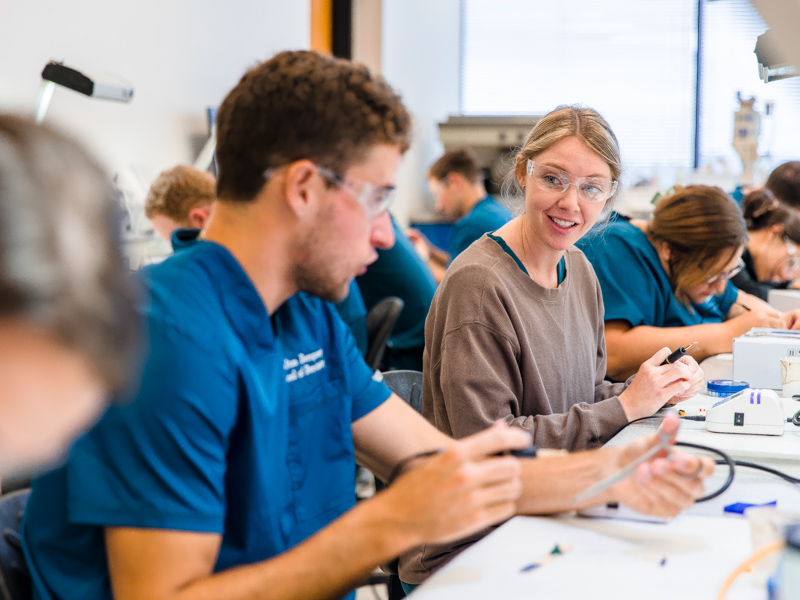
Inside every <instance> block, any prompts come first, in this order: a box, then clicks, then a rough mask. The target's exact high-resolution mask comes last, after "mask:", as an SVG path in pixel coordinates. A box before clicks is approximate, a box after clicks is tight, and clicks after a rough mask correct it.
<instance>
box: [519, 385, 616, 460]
mask: <svg viewBox="0 0 800 600" xmlns="http://www.w3.org/2000/svg"><path fill="white" fill-rule="evenodd" d="M506 421H507V422H509V424H510V425H516V426H518V427H522V428H523V429H525V430H526V431H528V432H530V433H531V435H533V443H534V444H536V445H537V446H539V447H540V448H559V449H563V450H570V451H575V450H586V449H589V448H596V447H597V446H600V445H601V444H604V443H605V442H607V441H608V440H609V439H610V437H611V435H612V434H613V433H614V432H616V431H617V430H618V429H619V428H620V427H622V426H623V425H625V424H626V423H627V422H628V419H627V418H626V416H625V410H624V409H623V407H622V404H621V403H620V401H619V400H618V399H616V398H609V399H607V400H604V401H601V402H597V403H595V404H587V403H580V404H574V405H572V406H571V407H570V408H569V410H568V411H567V412H565V413H555V414H549V415H541V414H540V415H529V416H523V417H518V418H513V417H511V416H509V418H508V419H506Z"/></svg>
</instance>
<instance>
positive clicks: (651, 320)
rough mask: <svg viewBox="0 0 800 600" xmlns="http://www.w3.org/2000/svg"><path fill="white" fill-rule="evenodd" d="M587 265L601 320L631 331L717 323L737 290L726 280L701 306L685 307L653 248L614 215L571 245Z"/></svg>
mask: <svg viewBox="0 0 800 600" xmlns="http://www.w3.org/2000/svg"><path fill="white" fill-rule="evenodd" d="M576 245H577V246H578V247H579V248H580V249H581V250H583V252H584V254H586V257H587V258H588V259H589V261H590V262H591V263H592V266H593V267H594V270H595V273H596V274H597V279H598V281H599V282H600V288H601V289H602V291H603V304H604V306H605V316H604V319H605V320H606V321H613V320H617V319H619V320H622V321H627V322H628V323H630V324H631V327H637V326H639V325H649V326H652V327H685V326H688V325H698V324H700V323H719V322H721V321H722V320H723V319H724V318H725V315H726V314H727V312H728V311H729V310H730V308H731V306H732V305H733V303H734V302H735V301H736V296H737V294H738V293H739V290H738V289H737V288H736V287H735V286H734V285H733V284H732V283H731V282H730V281H729V282H728V285H727V287H726V288H725V291H724V292H723V293H722V294H721V295H719V296H712V297H711V298H710V299H709V300H707V301H706V302H704V303H702V304H692V305H690V306H686V305H685V304H683V303H681V302H679V301H678V299H677V298H675V295H674V294H673V292H672V286H671V285H670V282H669V278H668V277H667V273H666V272H665V271H664V268H663V267H662V266H661V261H660V260H659V258H658V253H657V252H656V249H655V247H654V246H653V244H651V243H650V240H648V239H647V236H646V235H645V234H644V232H642V231H641V230H640V229H639V228H638V227H635V226H633V225H631V224H630V223H628V222H627V221H626V220H624V219H622V218H621V217H619V216H618V215H616V214H612V216H611V219H610V220H609V221H608V223H606V224H601V225H599V226H597V227H596V228H595V229H593V230H592V231H591V232H590V233H589V235H587V236H585V237H584V238H582V239H581V240H579V241H578V243H577V244H576Z"/></svg>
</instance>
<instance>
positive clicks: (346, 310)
mask: <svg viewBox="0 0 800 600" xmlns="http://www.w3.org/2000/svg"><path fill="white" fill-rule="evenodd" d="M334 306H336V312H337V313H339V316H340V317H341V318H342V321H344V324H345V325H347V328H348V329H349V330H350V333H351V334H352V335H353V339H355V341H356V346H358V350H359V352H361V356H366V355H367V350H368V348H369V339H368V338H369V336H368V335H367V307H366V306H365V305H364V299H363V298H362V297H361V291H360V290H359V289H358V285H357V284H356V280H355V279H354V280H353V281H351V282H350V292H349V293H348V294H347V298H345V299H344V300H342V301H341V302H337V303H336V304H335V305H334Z"/></svg>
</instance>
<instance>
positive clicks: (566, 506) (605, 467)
mask: <svg viewBox="0 0 800 600" xmlns="http://www.w3.org/2000/svg"><path fill="white" fill-rule="evenodd" d="M620 452H621V450H620V449H619V448H601V449H599V450H590V451H587V452H577V453H575V454H569V455H566V456H547V457H544V456H543V457H541V458H537V459H536V460H523V461H522V462H523V465H522V496H521V497H520V499H519V501H518V503H517V510H518V512H519V513H520V514H552V513H558V512H566V511H570V510H576V509H578V508H583V507H585V506H591V505H595V504H598V503H601V502H607V501H611V500H612V499H613V498H612V497H611V493H610V492H604V493H603V494H601V495H599V496H597V497H595V498H592V499H591V500H589V501H586V502H583V503H581V504H574V503H573V502H572V498H573V497H574V496H575V495H577V494H579V493H580V492H582V491H583V490H585V489H586V488H588V487H589V486H590V485H593V484H595V483H597V482H598V481H600V480H601V479H603V478H605V477H607V476H608V475H609V474H610V473H611V472H612V470H613V469H614V465H615V464H616V462H617V460H618V455H619V453H620Z"/></svg>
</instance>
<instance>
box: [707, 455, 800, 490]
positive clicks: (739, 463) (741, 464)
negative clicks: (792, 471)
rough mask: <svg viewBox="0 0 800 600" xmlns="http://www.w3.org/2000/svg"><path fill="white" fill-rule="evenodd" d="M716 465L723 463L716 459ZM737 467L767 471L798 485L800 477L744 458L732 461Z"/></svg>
mask: <svg viewBox="0 0 800 600" xmlns="http://www.w3.org/2000/svg"><path fill="white" fill-rule="evenodd" d="M716 462H717V464H718V465H720V464H723V462H722V461H719V460H718V461H716ZM733 464H735V465H736V466H737V467H747V468H748V469H756V470H758V471H764V472H765V473H769V474H770V475H775V476H776V477H780V478H781V479H783V480H784V481H788V482H789V483H793V484H795V485H800V479H798V478H797V477H792V476H791V475H789V474H787V473H784V472H783V471H778V470H777V469H773V468H772V467H767V466H765V465H759V464H758V463H751V462H748V461H746V460H735V461H733Z"/></svg>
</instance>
